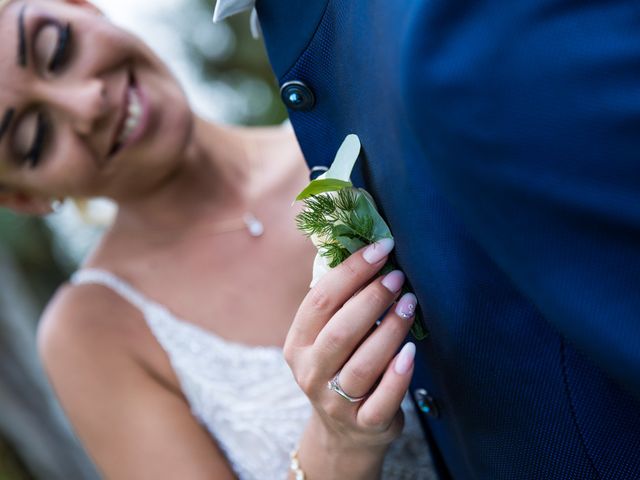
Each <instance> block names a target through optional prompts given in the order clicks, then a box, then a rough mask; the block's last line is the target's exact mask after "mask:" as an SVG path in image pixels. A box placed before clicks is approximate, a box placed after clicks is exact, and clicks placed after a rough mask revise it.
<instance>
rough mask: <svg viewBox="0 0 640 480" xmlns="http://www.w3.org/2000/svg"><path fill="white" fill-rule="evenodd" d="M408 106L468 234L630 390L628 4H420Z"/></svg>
mask: <svg viewBox="0 0 640 480" xmlns="http://www.w3.org/2000/svg"><path fill="white" fill-rule="evenodd" d="M419 3H420V4H421V5H417V6H416V7H415V10H416V11H415V12H413V13H414V14H413V17H412V18H413V19H414V21H413V25H412V30H411V31H410V32H409V33H408V35H407V44H406V49H405V57H404V58H403V71H402V73H403V78H404V83H403V87H404V93H405V95H404V97H405V98H406V99H407V103H406V105H405V108H406V109H407V113H408V115H409V118H410V125H411V128H413V129H414V133H415V135H416V137H417V139H418V141H419V142H420V144H421V147H422V149H423V151H424V154H425V156H426V158H427V159H429V161H430V163H431V164H432V166H433V169H434V170H435V171H436V172H437V175H438V179H439V182H440V185H441V188H442V190H443V191H444V193H445V195H446V196H447V197H448V198H449V200H450V201H451V203H452V204H453V205H454V206H455V207H456V208H457V210H458V211H459V212H460V215H461V216H462V218H463V220H464V221H465V223H466V225H467V226H468V228H469V230H470V232H471V233H472V234H473V235H474V236H475V238H476V239H477V240H478V241H479V242H480V244H481V245H482V246H483V247H484V248H485V249H486V251H487V252H488V253H489V254H490V255H491V257H492V258H493V259H494V260H495V262H496V263H497V264H498V265H499V266H500V267H501V268H502V269H503V270H504V271H505V272H506V273H507V274H508V275H509V276H510V277H511V278H512V280H513V282H514V283H515V284H516V285H517V287H518V288H519V289H520V290H521V291H522V292H523V293H524V294H525V295H526V296H528V297H529V298H530V299H532V301H533V302H534V303H535V305H536V306H537V307H538V308H539V309H540V311H541V312H542V314H543V315H544V316H545V317H546V319H547V320H548V321H549V322H550V323H551V324H552V325H553V326H554V327H555V328H556V329H557V330H558V331H559V332H560V333H561V334H562V335H563V336H565V337H566V338H567V339H568V340H569V342H570V343H572V344H573V345H575V346H576V347H577V348H578V349H579V350H581V351H582V352H585V353H586V354H587V355H588V357H590V358H591V360H592V362H594V363H595V364H597V365H598V366H600V367H601V368H602V369H603V370H605V371H606V372H608V374H609V375H610V376H611V377H613V378H615V379H616V380H617V381H618V382H619V383H620V384H622V385H623V386H624V387H625V388H626V389H628V390H630V391H632V392H634V393H635V394H636V395H637V396H640V28H638V22H637V19H638V4H637V2H635V1H620V0H616V1H613V0H602V1H598V2H560V1H557V0H523V1H519V2H489V1H482V2H471V3H468V2H463V1H451V2H419Z"/></svg>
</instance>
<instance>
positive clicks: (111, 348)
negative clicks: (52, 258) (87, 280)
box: [38, 284, 145, 370]
mask: <svg viewBox="0 0 640 480" xmlns="http://www.w3.org/2000/svg"><path fill="white" fill-rule="evenodd" d="M144 327H145V326H144V322H143V321H142V318H141V314H140V312H139V311H138V310H137V309H136V308H135V307H133V306H132V305H130V304H129V303H128V302H126V301H125V300H124V299H122V298H121V297H120V296H119V295H117V294H116V293H115V292H113V291H111V290H109V289H107V288H105V287H103V286H100V285H70V284H65V285H63V286H62V287H60V288H59V289H58V291H57V292H56V294H55V295H54V297H53V298H52V299H51V301H50V302H49V304H48V306H47V308H46V309H45V312H44V314H43V316H42V319H41V321H40V325H39V328H38V349H39V351H40V355H41V356H42V358H43V360H44V363H45V366H46V367H47V369H48V370H50V367H53V368H54V370H55V365H56V364H57V363H59V362H61V361H64V360H65V359H66V358H68V357H69V356H70V355H73V356H77V355H81V354H82V353H86V354H92V355H93V354H96V353H98V352H100V353H107V352H112V353H115V352H116V351H117V352H119V353H124V352H126V351H127V350H129V348H130V346H131V344H132V342H134V341H135V339H136V338H140V337H141V336H144V334H145V331H144Z"/></svg>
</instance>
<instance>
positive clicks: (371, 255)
mask: <svg viewBox="0 0 640 480" xmlns="http://www.w3.org/2000/svg"><path fill="white" fill-rule="evenodd" d="M393 245H394V242H393V238H383V239H382V240H378V241H377V242H376V243H372V244H371V245H369V246H368V247H367V249H366V250H365V251H364V252H362V257H363V258H364V259H365V261H366V262H367V263H370V264H371V265H373V264H374V263H378V262H379V261H380V260H382V259H383V258H384V257H386V256H387V255H389V253H390V252H391V250H393Z"/></svg>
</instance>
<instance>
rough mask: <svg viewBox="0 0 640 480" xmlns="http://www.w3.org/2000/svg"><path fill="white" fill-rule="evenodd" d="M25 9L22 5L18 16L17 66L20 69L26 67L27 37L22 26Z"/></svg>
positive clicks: (25, 6)
mask: <svg viewBox="0 0 640 480" xmlns="http://www.w3.org/2000/svg"><path fill="white" fill-rule="evenodd" d="M26 9H27V5H24V6H23V7H22V8H21V9H20V15H19V16H18V64H19V65H20V66H22V67H26V66H27V35H26V33H25V32H26V28H25V26H24V13H25V10H26Z"/></svg>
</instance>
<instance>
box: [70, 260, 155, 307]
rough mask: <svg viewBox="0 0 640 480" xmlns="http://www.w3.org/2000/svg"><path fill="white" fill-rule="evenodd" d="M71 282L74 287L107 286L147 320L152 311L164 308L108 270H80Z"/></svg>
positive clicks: (72, 277)
mask: <svg viewBox="0 0 640 480" xmlns="http://www.w3.org/2000/svg"><path fill="white" fill-rule="evenodd" d="M69 281H70V282H71V283H72V284H73V285H86V284H97V285H102V286H105V287H107V288H109V289H110V290H112V291H114V292H115V293H117V294H118V295H120V296H121V297H122V298H124V299H125V300H126V301H128V302H129V303H130V304H132V305H133V306H134V307H136V308H137V309H138V310H140V311H141V312H142V314H143V315H144V316H145V318H148V317H149V313H150V312H151V311H152V310H156V309H158V308H162V307H161V306H160V305H158V304H157V303H155V302H154V301H152V300H150V299H148V298H147V297H145V296H144V295H143V294H142V293H141V292H139V291H138V290H136V289H135V288H134V287H133V286H131V285H130V284H129V283H127V282H126V281H124V280H123V279H121V278H120V277H118V276H117V275H115V274H113V273H111V272H108V271H107V270H101V269H97V268H85V269H82V270H78V271H76V272H75V273H74V274H73V275H72V276H71V278H70V280H69Z"/></svg>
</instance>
